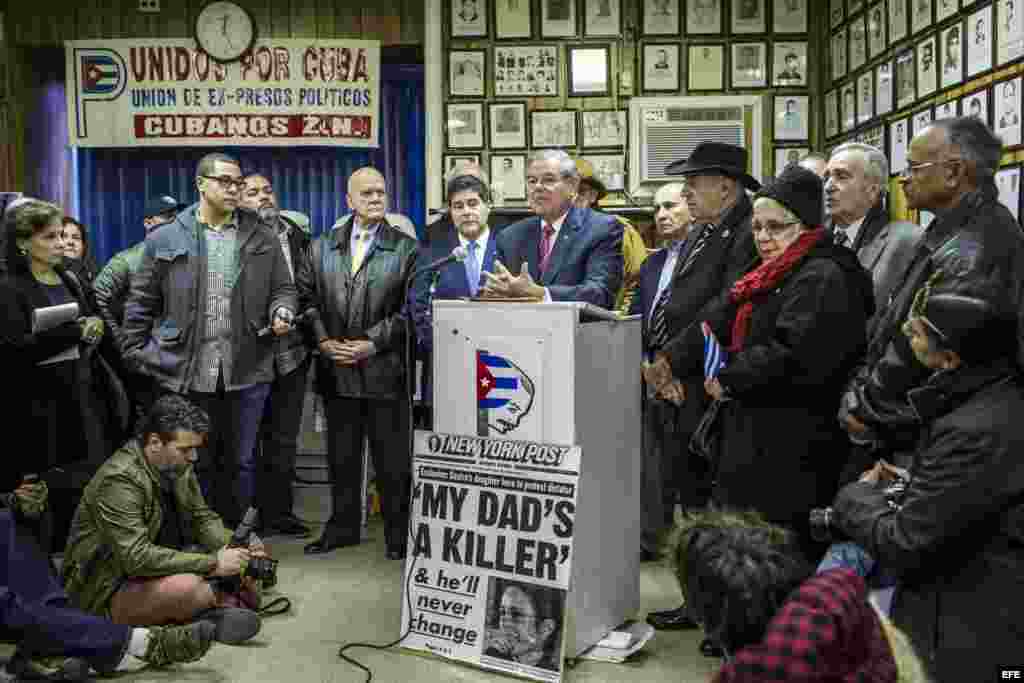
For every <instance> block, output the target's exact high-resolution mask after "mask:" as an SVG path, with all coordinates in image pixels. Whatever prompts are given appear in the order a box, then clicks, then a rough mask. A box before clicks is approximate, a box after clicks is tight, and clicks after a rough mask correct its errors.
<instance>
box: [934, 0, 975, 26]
mask: <svg viewBox="0 0 1024 683" xmlns="http://www.w3.org/2000/svg"><path fill="white" fill-rule="evenodd" d="M967 1H968V2H971V0H967ZM959 10H960V0H936V2H935V23H936V24H941V23H942V22H943V20H945V19H949V18H950V17H951V16H953V15H954V14H956V13H957V12H958V11H959Z"/></svg>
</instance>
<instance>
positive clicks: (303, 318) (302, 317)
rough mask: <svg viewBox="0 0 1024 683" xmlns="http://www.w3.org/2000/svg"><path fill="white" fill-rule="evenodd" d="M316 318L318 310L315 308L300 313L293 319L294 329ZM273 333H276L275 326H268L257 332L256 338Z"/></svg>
mask: <svg viewBox="0 0 1024 683" xmlns="http://www.w3.org/2000/svg"><path fill="white" fill-rule="evenodd" d="M316 316H317V310H316V309H315V308H313V307H312V306H310V307H309V308H307V309H306V310H305V311H303V312H302V313H300V314H298V315H297V316H295V317H293V318H292V327H295V326H296V325H297V324H298V323H301V322H307V321H312V320H313V318H314V317H316ZM273 332H274V326H273V324H271V325H267V326H266V327H264V328H262V329H260V330H259V331H258V332H256V336H257V337H266V336H267V335H268V334H272V333H273Z"/></svg>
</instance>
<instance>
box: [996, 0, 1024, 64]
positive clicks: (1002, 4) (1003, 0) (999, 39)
mask: <svg viewBox="0 0 1024 683" xmlns="http://www.w3.org/2000/svg"><path fill="white" fill-rule="evenodd" d="M1021 56H1024V7H1021V0H998V2H997V3H996V65H998V66H1002V65H1003V64H1009V63H1010V62H1012V61H1014V60H1016V59H1018V58H1020V57H1021Z"/></svg>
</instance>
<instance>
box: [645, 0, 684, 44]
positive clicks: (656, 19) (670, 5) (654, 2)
mask: <svg viewBox="0 0 1024 683" xmlns="http://www.w3.org/2000/svg"><path fill="white" fill-rule="evenodd" d="M679 3H680V0H642V5H643V13H644V14H643V32H644V35H645V36H669V35H672V36H674V35H678V34H679V7H680V4H679Z"/></svg>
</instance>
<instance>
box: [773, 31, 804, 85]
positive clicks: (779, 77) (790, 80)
mask: <svg viewBox="0 0 1024 683" xmlns="http://www.w3.org/2000/svg"><path fill="white" fill-rule="evenodd" d="M772 85H778V86H782V87H787V88H795V87H801V86H805V85H807V41H802V40H801V41H792V42H785V43H783V42H775V43H772Z"/></svg>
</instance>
